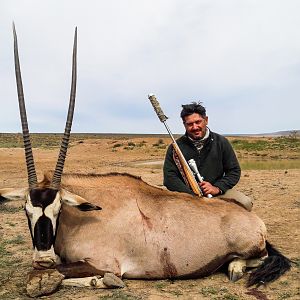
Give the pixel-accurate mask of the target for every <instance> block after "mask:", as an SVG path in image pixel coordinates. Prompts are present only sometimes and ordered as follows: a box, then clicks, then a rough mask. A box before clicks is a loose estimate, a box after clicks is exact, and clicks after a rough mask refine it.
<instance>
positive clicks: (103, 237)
mask: <svg viewBox="0 0 300 300" xmlns="http://www.w3.org/2000/svg"><path fill="white" fill-rule="evenodd" d="M13 32H14V56H15V72H16V82H17V90H18V99H19V107H20V115H21V122H22V131H23V139H24V148H25V157H26V166H27V174H28V187H26V188H21V189H15V188H2V189H0V199H1V197H3V198H6V199H10V200H13V199H18V198H19V199H25V212H26V216H27V218H28V224H29V230H30V233H31V237H32V243H33V249H34V252H33V267H34V269H40V270H43V269H57V270H58V271H59V272H60V273H62V274H63V275H64V277H65V278H71V277H77V278H81V277H83V276H95V275H100V276H104V274H106V273H109V274H111V273H112V274H114V275H116V276H117V277H119V278H135V279H164V278H173V279H176V278H196V277H202V276H207V275H209V274H212V273H213V272H215V271H216V270H218V269H219V268H220V267H221V266H222V265H224V264H225V263H228V264H229V265H228V272H229V278H230V280H232V281H236V280H238V279H239V278H241V277H242V276H243V274H244V272H245V269H246V267H258V268H257V269H256V270H254V271H253V272H252V273H251V275H250V277H249V280H248V285H249V286H250V285H259V284H262V283H267V282H270V281H273V280H275V279H277V278H278V277H279V276H280V275H282V274H283V273H284V272H286V271H287V270H289V269H290V266H291V262H290V260H289V259H288V258H286V257H285V256H283V255H282V254H281V253H280V252H279V251H277V250H276V249H274V247H272V246H271V245H270V244H269V243H268V242H267V240H266V227H265V225H264V223H263V221H262V220H261V219H260V218H259V217H258V216H257V215H256V214H255V213H253V212H249V211H247V210H246V209H244V208H243V207H241V206H239V205H237V204H236V203H234V201H224V200H222V199H218V198H214V199H208V198H202V199H200V200H199V198H198V197H193V196H191V195H188V194H184V193H178V192H170V191H167V190H163V189H161V188H158V187H154V186H151V185H149V184H147V183H145V182H144V181H143V180H141V179H140V178H138V177H135V176H133V175H129V174H121V173H110V174H105V175H97V174H91V175H77V174H65V175H62V173H63V168H64V162H65V158H66V153H67V149H68V143H69V137H70V131H71V124H72V119H73V112H74V103H75V93H76V64H77V62H76V52H77V29H76V30H75V37H74V47H73V66H72V84H71V94H70V102H69V109H68V116H67V122H66V127H65V133H64V136H63V139H62V144H61V148H60V152H59V156H58V161H57V164H56V168H55V171H54V172H48V173H45V176H44V179H43V180H42V181H41V182H38V180H37V175H36V171H35V165H34V159H33V153H32V147H31V142H30V136H29V130H28V123H27V116H26V109H25V103H24V95H23V87H22V79H21V71H20V63H19V56H18V46H17V36H16V31H15V28H14V29H13ZM101 208H102V210H101ZM93 278H94V277H93ZM112 278H113V275H112ZM88 280H90V279H88ZM92 284H94V285H96V286H97V285H98V286H101V284H100V283H95V282H94V283H92ZM102 286H103V287H105V286H109V283H105V281H103V282H102ZM112 286H113V284H112Z"/></svg>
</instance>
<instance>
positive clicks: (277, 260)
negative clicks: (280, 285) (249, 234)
mask: <svg viewBox="0 0 300 300" xmlns="http://www.w3.org/2000/svg"><path fill="white" fill-rule="evenodd" d="M266 249H267V251H268V257H267V258H266V259H265V260H264V262H263V264H262V265H261V266H259V267H258V268H257V269H256V270H254V271H253V272H252V273H251V274H250V277H249V279H248V282H247V286H248V287H250V286H252V285H256V286H259V285H262V284H265V283H268V282H271V281H274V280H276V279H277V278H279V277H280V276H281V275H283V274H284V273H285V272H286V271H288V270H290V268H291V260H290V259H288V258H287V257H285V256H284V255H282V254H281V253H280V252H279V251H278V250H276V249H275V248H274V247H273V246H272V245H271V244H270V243H269V242H268V241H267V242H266Z"/></svg>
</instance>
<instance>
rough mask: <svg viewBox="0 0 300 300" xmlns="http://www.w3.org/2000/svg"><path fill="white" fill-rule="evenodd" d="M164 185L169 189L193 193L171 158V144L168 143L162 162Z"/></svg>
mask: <svg viewBox="0 0 300 300" xmlns="http://www.w3.org/2000/svg"><path fill="white" fill-rule="evenodd" d="M163 172H164V186H166V188H167V189H168V190H170V191H177V192H183V193H189V194H192V195H194V193H193V192H192V190H191V189H190V188H189V187H188V186H187V185H186V184H185V182H184V180H183V178H182V176H181V174H180V172H179V170H178V168H177V166H176V164H175V162H174V159H173V146H172V145H170V146H169V148H168V150H167V153H166V157H165V162H164V169H163Z"/></svg>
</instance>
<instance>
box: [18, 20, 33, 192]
mask: <svg viewBox="0 0 300 300" xmlns="http://www.w3.org/2000/svg"><path fill="white" fill-rule="evenodd" d="M13 34H14V59H15V73H16V82H17V90H18V99H19V109H20V116H21V123H22V132H23V142H24V148H25V158H26V166H27V175H28V184H29V188H30V189H32V188H34V187H35V186H36V184H37V177H36V171H35V167H34V159H33V154H32V147H31V142H30V136H29V130H28V122H27V116H26V107H25V101H24V93H23V84H22V77H21V68H20V61H19V53H18V41H17V34H16V29H15V24H14V23H13Z"/></svg>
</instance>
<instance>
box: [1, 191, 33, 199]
mask: <svg viewBox="0 0 300 300" xmlns="http://www.w3.org/2000/svg"><path fill="white" fill-rule="evenodd" d="M27 193H28V188H5V189H0V199H1V198H4V199H6V200H22V199H25V197H26V195H27Z"/></svg>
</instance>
